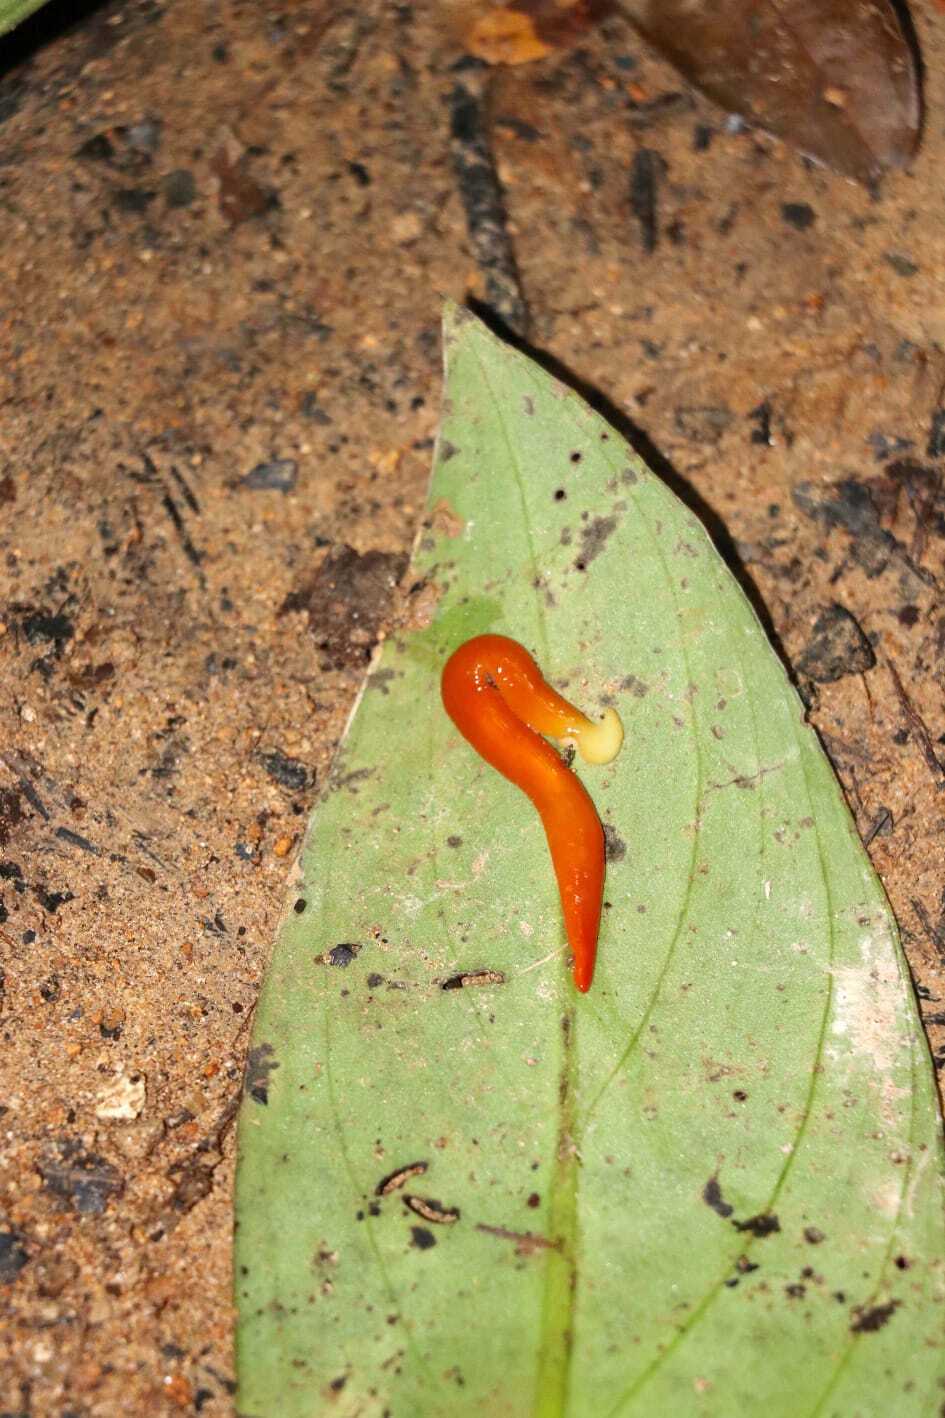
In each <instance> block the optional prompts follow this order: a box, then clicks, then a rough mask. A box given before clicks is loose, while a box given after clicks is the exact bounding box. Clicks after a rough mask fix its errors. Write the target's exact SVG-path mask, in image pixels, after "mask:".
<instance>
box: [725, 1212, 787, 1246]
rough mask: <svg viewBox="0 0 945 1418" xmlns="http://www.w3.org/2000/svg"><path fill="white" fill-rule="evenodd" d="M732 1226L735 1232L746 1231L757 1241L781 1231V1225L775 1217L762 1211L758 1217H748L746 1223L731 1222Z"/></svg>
mask: <svg viewBox="0 0 945 1418" xmlns="http://www.w3.org/2000/svg"><path fill="white" fill-rule="evenodd" d="M732 1225H733V1226H734V1227H735V1230H736V1231H748V1232H750V1233H751V1235H752V1236H755V1237H756V1238H757V1239H758V1240H761V1239H762V1238H763V1237H765V1236H773V1235H774V1233H775V1232H776V1231H780V1229H781V1223H780V1221H779V1220H778V1218H777V1216H775V1214H774V1213H773V1212H770V1211H763V1212H761V1213H760V1214H759V1215H758V1216H749V1218H748V1220H747V1221H733V1222H732Z"/></svg>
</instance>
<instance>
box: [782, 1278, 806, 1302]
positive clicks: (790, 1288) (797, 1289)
mask: <svg viewBox="0 0 945 1418" xmlns="http://www.w3.org/2000/svg"><path fill="white" fill-rule="evenodd" d="M784 1290H785V1294H787V1295H789V1296H790V1298H791V1299H792V1300H803V1298H804V1296H805V1295H806V1294H807V1286H806V1285H801V1284H800V1283H799V1282H797V1283H795V1284H793V1285H785V1287H784Z"/></svg>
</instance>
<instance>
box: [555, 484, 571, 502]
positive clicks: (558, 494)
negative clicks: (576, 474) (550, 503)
mask: <svg viewBox="0 0 945 1418" xmlns="http://www.w3.org/2000/svg"><path fill="white" fill-rule="evenodd" d="M567 495H568V494H567V493H566V492H565V490H564V488H563V487H556V488H555V493H554V497H555V502H563V501H564V499H565V498H566V497H567Z"/></svg>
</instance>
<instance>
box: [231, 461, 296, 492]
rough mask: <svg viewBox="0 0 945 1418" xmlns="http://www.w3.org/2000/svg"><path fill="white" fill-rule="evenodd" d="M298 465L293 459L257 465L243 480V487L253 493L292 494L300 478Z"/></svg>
mask: <svg viewBox="0 0 945 1418" xmlns="http://www.w3.org/2000/svg"><path fill="white" fill-rule="evenodd" d="M298 471H299V470H298V464H297V463H296V462H295V460H294V459H292V458H274V459H273V460H272V462H270V463H257V464H256V466H255V468H253V469H252V471H251V472H248V473H247V474H246V476H245V478H243V487H248V488H250V489H251V490H252V491H253V492H291V491H292V489H293V488H294V487H295V483H296V479H297V477H298Z"/></svg>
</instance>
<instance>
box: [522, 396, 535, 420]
mask: <svg viewBox="0 0 945 1418" xmlns="http://www.w3.org/2000/svg"><path fill="white" fill-rule="evenodd" d="M522 408H523V409H524V410H525V412H526V414H527V415H528V417H529V418H531V417H532V416H533V414H534V412H535V400H534V399H533V398H532V396H531V394H523V395H522Z"/></svg>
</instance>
